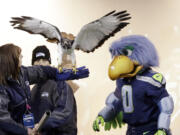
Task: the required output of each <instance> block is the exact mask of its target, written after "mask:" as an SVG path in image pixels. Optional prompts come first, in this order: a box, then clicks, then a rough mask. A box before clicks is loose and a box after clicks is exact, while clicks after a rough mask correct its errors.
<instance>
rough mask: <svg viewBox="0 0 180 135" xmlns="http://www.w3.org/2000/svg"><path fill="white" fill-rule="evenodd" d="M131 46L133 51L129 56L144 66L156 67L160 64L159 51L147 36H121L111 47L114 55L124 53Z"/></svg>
mask: <svg viewBox="0 0 180 135" xmlns="http://www.w3.org/2000/svg"><path fill="white" fill-rule="evenodd" d="M126 48H131V50H132V52H131V53H129V54H128V55H127V56H128V57H129V58H130V59H131V60H133V61H137V62H138V63H139V64H140V65H143V67H155V66H159V57H158V54H157V51H156V49H155V47H154V45H153V43H151V41H149V40H148V39H147V38H146V37H144V36H141V35H131V36H126V37H123V38H121V39H120V40H118V41H115V42H113V43H112V45H111V47H110V49H109V50H110V53H111V55H112V56H117V55H121V54H123V55H124V53H125V52H124V50H125V49H126Z"/></svg>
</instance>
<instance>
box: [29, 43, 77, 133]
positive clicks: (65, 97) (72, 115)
mask: <svg viewBox="0 0 180 135" xmlns="http://www.w3.org/2000/svg"><path fill="white" fill-rule="evenodd" d="M50 64H51V57H50V52H49V50H48V48H47V47H46V46H44V45H42V46H37V47H36V48H35V49H34V50H33V53H32V65H40V66H50ZM31 97H32V98H31V99H32V109H31V110H32V112H33V114H34V120H35V123H36V126H35V127H37V126H38V122H39V121H40V119H41V117H42V116H43V114H44V113H45V112H46V111H49V110H50V111H51V116H50V117H49V118H48V120H47V121H46V123H45V124H44V125H43V126H42V130H41V131H40V134H41V135H59V134H61V135H77V108H76V100H75V98H74V94H73V90H72V88H71V87H70V86H69V84H68V83H66V82H65V81H55V80H47V81H44V82H40V83H38V84H36V85H35V86H34V87H33V88H32V90H31ZM59 116H62V117H59Z"/></svg>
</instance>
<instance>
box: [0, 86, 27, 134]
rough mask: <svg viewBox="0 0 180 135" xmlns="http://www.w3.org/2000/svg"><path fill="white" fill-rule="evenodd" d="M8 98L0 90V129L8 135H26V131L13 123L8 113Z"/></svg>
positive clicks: (20, 125)
mask: <svg viewBox="0 0 180 135" xmlns="http://www.w3.org/2000/svg"><path fill="white" fill-rule="evenodd" d="M8 103H9V97H8V95H7V93H6V92H5V90H2V89H1V90H0V129H2V130H3V131H4V132H7V133H9V134H17V135H27V129H26V128H25V127H24V126H23V125H22V124H19V123H17V122H15V121H14V120H13V119H12V118H11V116H10V113H9V112H8Z"/></svg>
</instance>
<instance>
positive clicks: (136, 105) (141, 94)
mask: <svg viewBox="0 0 180 135" xmlns="http://www.w3.org/2000/svg"><path fill="white" fill-rule="evenodd" d="M114 94H115V95H116V96H117V97H118V98H119V99H120V101H121V102H120V104H121V107H122V108H121V110H123V120H124V122H125V123H128V124H129V125H134V126H137V125H141V124H145V123H149V122H153V121H154V122H157V120H158V116H159V114H160V110H159V108H158V103H159V101H160V100H161V99H162V98H163V97H166V96H168V93H167V90H166V88H165V79H164V78H163V77H162V75H161V74H159V73H156V72H154V71H152V70H146V71H144V72H143V73H142V74H139V75H137V76H135V77H133V78H131V79H119V80H117V88H116V90H115V93H114Z"/></svg>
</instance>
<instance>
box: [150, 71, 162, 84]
mask: <svg viewBox="0 0 180 135" xmlns="http://www.w3.org/2000/svg"><path fill="white" fill-rule="evenodd" d="M151 77H152V79H153V80H155V81H156V82H158V83H160V84H162V85H163V84H165V83H166V80H165V78H164V76H163V75H162V74H161V73H158V72H155V71H152V72H151Z"/></svg>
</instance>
